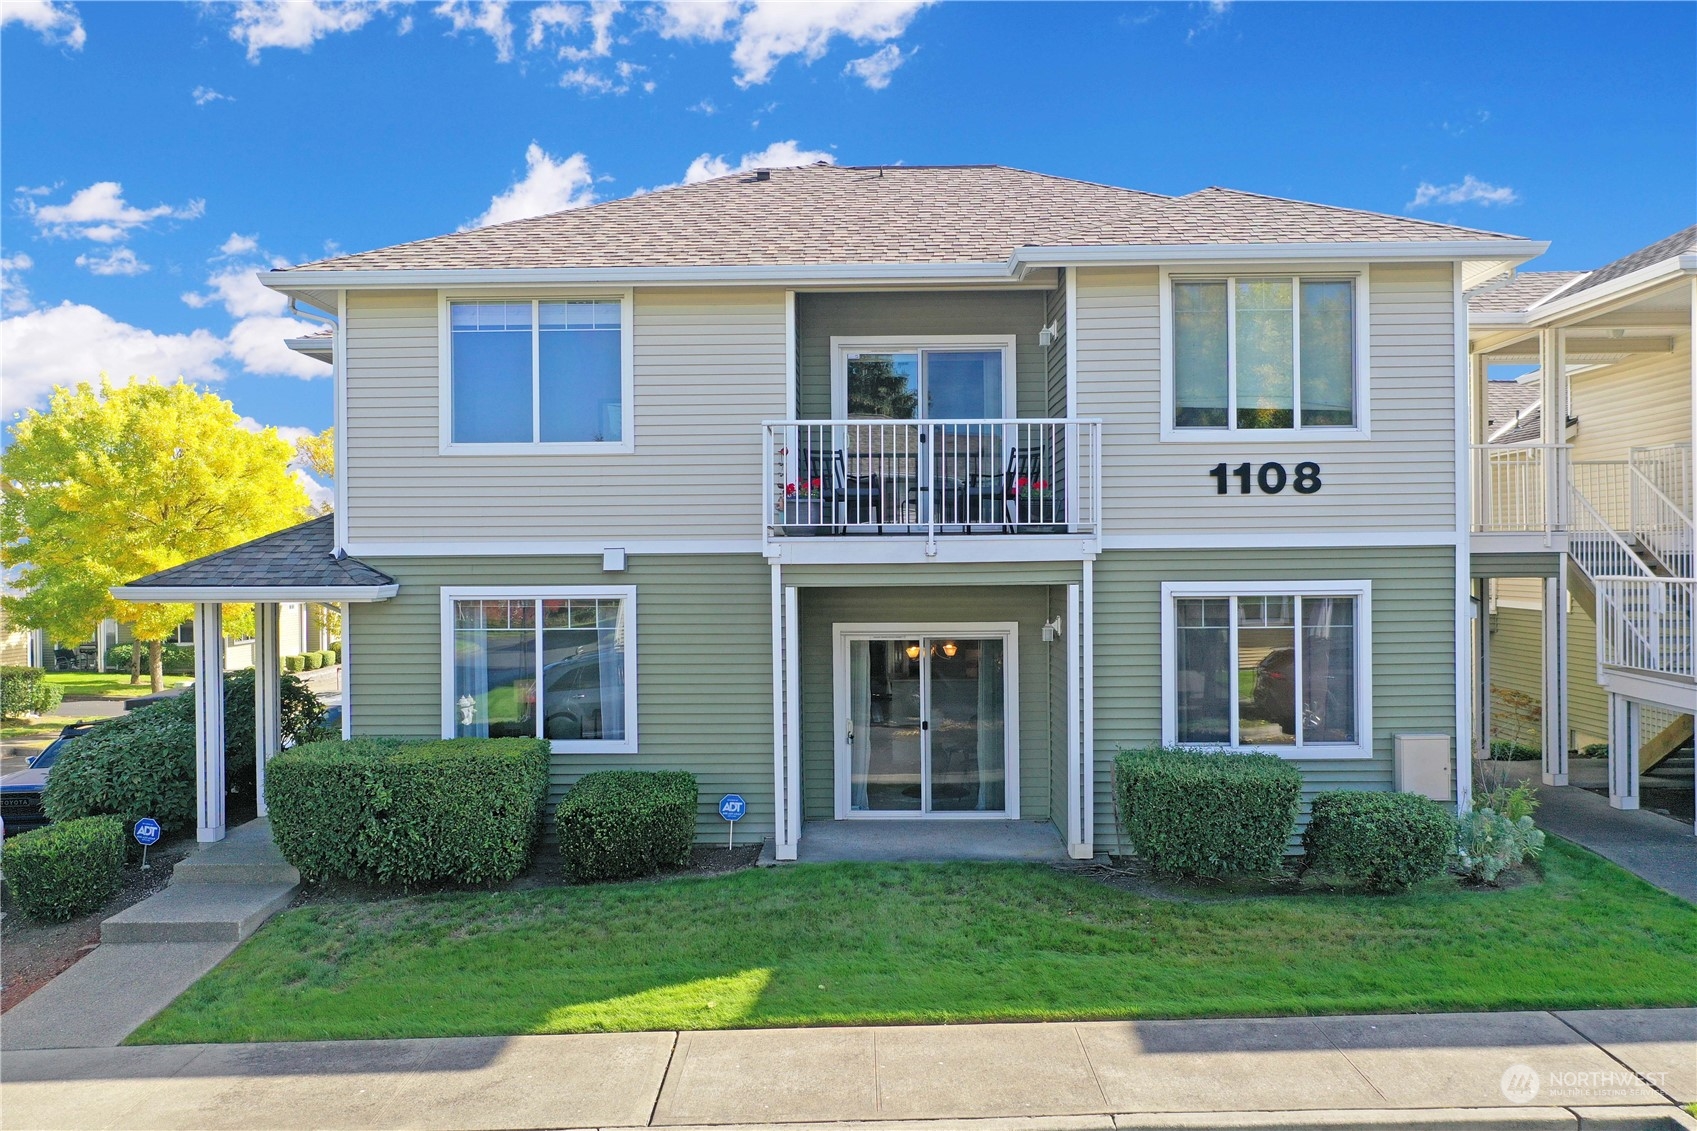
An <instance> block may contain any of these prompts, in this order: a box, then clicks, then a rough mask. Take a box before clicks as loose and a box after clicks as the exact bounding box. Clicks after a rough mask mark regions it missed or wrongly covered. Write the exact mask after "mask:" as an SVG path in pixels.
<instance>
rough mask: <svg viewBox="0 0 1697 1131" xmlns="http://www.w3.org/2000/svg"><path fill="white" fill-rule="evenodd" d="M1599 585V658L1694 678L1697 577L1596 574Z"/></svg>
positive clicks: (1612, 664) (1607, 662)
mask: <svg viewBox="0 0 1697 1131" xmlns="http://www.w3.org/2000/svg"><path fill="white" fill-rule="evenodd" d="M1592 583H1593V584H1594V585H1595V586H1596V591H1597V660H1598V662H1599V663H1601V664H1603V665H1604V666H1605V667H1617V668H1632V669H1634V670H1637V671H1645V672H1652V673H1654V674H1657V675H1666V676H1677V677H1682V678H1687V679H1689V678H1691V677H1692V676H1693V675H1694V674H1697V671H1694V670H1693V664H1692V648H1691V644H1692V640H1693V638H1694V625H1693V621H1692V615H1693V612H1694V611H1697V601H1693V590H1694V588H1697V581H1693V580H1692V579H1691V578H1684V577H1639V576H1627V577H1607V576H1603V577H1594V578H1592Z"/></svg>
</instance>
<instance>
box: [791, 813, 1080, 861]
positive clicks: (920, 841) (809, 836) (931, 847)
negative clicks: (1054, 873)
mask: <svg viewBox="0 0 1697 1131" xmlns="http://www.w3.org/2000/svg"><path fill="white" fill-rule="evenodd" d="M1066 858H1067V850H1066V845H1065V844H1064V843H1062V841H1061V836H1060V834H1059V833H1057V832H1056V831H1055V826H1053V825H1051V824H1049V822H1047V821H994V820H977V819H974V820H961V821H939V820H876V821H809V822H807V823H806V824H805V825H803V826H802V829H801V839H800V840H799V841H797V842H796V859H797V860H799V861H801V862H802V863H809V864H827V863H831V862H834V861H838V860H856V861H876V862H878V863H891V862H897V861H910V860H921V861H922V860H994V861H1016V862H1017V861H1050V862H1054V861H1064V860H1065V859H1066ZM760 862H761V863H762V864H767V863H776V860H775V858H774V857H773V855H772V842H771V841H767V842H766V847H765V849H764V850H763V851H762V853H761V861H760Z"/></svg>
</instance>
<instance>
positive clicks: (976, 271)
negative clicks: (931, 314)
mask: <svg viewBox="0 0 1697 1131" xmlns="http://www.w3.org/2000/svg"><path fill="white" fill-rule="evenodd" d="M1013 277H1014V273H1013V271H1012V270H1011V268H1010V264H1009V263H1008V261H1006V260H1002V261H998V262H992V263H817V264H798V265H792V266H724V267H522V268H520V267H495V268H484V269H453V270H350V271H310V270H298V269H296V270H281V271H265V272H261V273H260V276H259V281H260V282H261V283H263V284H265V285H266V286H267V287H270V288H272V289H273V290H280V291H295V290H300V291H308V290H314V289H318V288H322V287H326V286H336V287H362V286H364V287H387V288H398V289H434V288H437V287H453V286H471V285H477V286H545V287H546V286H554V287H562V286H572V287H577V286H605V285H611V284H618V285H620V286H631V285H633V284H643V283H646V284H650V285H667V284H696V285H750V284H772V285H778V284H786V285H805V284H808V283H882V282H890V283H908V282H913V281H915V280H921V281H923V280H930V281H933V282H948V283H1005V282H1007V281H1008V280H1009V279H1010V278H1013Z"/></svg>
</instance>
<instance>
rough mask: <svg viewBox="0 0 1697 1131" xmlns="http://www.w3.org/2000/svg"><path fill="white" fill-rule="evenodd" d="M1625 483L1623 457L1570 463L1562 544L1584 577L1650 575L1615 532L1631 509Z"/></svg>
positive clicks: (1623, 522) (1626, 471) (1642, 561)
mask: <svg viewBox="0 0 1697 1131" xmlns="http://www.w3.org/2000/svg"><path fill="white" fill-rule="evenodd" d="M1628 483H1629V478H1628V468H1627V465H1626V462H1625V461H1624V460H1622V461H1618V462H1616V461H1597V462H1589V463H1578V462H1576V463H1574V464H1573V465H1572V473H1571V476H1570V478H1569V481H1568V524H1567V546H1568V553H1569V554H1570V555H1571V556H1572V558H1573V560H1574V562H1575V563H1577V564H1578V566H1579V568H1580V569H1582V570H1584V571H1585V574H1586V576H1587V577H1590V578H1598V577H1654V576H1655V574H1654V573H1653V572H1652V571H1651V569H1650V567H1649V566H1647V565H1645V564H1644V560H1643V559H1642V558H1640V557H1639V556H1638V554H1637V552H1636V551H1634V550H1633V548H1632V546H1631V544H1630V543H1628V542H1627V541H1626V539H1625V538H1623V537H1622V536H1621V534H1620V531H1621V528H1622V527H1624V526H1625V525H1626V524H1627V521H1629V519H1630V513H1631V503H1630V501H1629V500H1630V491H1629V489H1628Z"/></svg>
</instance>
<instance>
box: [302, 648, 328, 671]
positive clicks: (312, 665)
mask: <svg viewBox="0 0 1697 1131" xmlns="http://www.w3.org/2000/svg"><path fill="white" fill-rule="evenodd" d="M301 664H302V666H304V667H305V668H306V670H307V671H309V672H312V671H317V670H318V669H319V668H321V667H323V666H324V660H323V658H322V657H320V656H319V654H318V653H317V652H302V653H301Z"/></svg>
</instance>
